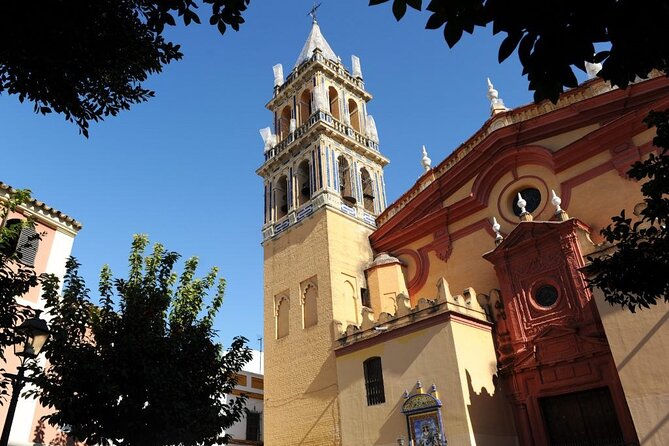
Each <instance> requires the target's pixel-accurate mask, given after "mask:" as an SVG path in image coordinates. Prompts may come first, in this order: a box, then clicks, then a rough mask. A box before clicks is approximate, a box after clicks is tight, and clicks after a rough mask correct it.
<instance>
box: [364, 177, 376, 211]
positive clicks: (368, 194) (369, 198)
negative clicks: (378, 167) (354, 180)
mask: <svg viewBox="0 0 669 446" xmlns="http://www.w3.org/2000/svg"><path fill="white" fill-rule="evenodd" d="M360 180H361V181H362V201H363V207H364V208H365V210H366V211H368V212H374V199H375V197H374V183H373V182H372V178H371V176H370V175H369V172H368V171H367V169H365V168H364V167H363V168H362V169H360Z"/></svg>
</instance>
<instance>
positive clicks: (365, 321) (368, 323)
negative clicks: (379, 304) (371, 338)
mask: <svg viewBox="0 0 669 446" xmlns="http://www.w3.org/2000/svg"><path fill="white" fill-rule="evenodd" d="M361 314H362V324H360V328H361V329H363V330H369V329H370V328H372V327H374V324H375V323H376V321H375V320H374V311H373V310H372V309H371V308H367V307H362V311H361Z"/></svg>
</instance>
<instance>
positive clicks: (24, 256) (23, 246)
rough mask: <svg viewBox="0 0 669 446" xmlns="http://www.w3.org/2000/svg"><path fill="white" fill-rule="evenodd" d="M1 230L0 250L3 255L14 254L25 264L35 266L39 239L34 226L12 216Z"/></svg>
mask: <svg viewBox="0 0 669 446" xmlns="http://www.w3.org/2000/svg"><path fill="white" fill-rule="evenodd" d="M2 232H3V233H2V238H1V239H0V252H2V254H4V255H5V256H11V255H14V254H16V258H17V259H18V261H19V262H21V263H23V264H24V265H26V266H35V257H36V256H37V249H38V248H39V239H40V237H39V234H38V233H37V231H35V227H34V226H33V225H32V224H25V223H24V222H23V221H21V220H19V219H16V218H13V219H11V220H8V221H7V223H6V224H5V227H4V228H3V231H2Z"/></svg>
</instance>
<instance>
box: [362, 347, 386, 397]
mask: <svg viewBox="0 0 669 446" xmlns="http://www.w3.org/2000/svg"><path fill="white" fill-rule="evenodd" d="M362 368H363V371H364V373H365V391H366V393H367V405H368V406H374V405H376V404H382V403H385V402H386V393H385V390H384V388H383V367H382V366H381V358H379V357H378V356H374V357H372V358H369V359H366V360H365V362H363V363H362Z"/></svg>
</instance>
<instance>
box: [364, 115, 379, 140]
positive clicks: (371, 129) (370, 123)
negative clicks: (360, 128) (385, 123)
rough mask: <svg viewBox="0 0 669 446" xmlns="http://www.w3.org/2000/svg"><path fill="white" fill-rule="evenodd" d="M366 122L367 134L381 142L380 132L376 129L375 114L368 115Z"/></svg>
mask: <svg viewBox="0 0 669 446" xmlns="http://www.w3.org/2000/svg"><path fill="white" fill-rule="evenodd" d="M365 122H366V123H367V124H366V130H367V136H369V138H370V139H371V140H372V141H375V142H379V132H378V130H377V129H376V121H374V116H372V115H367V120H366V121H365Z"/></svg>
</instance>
